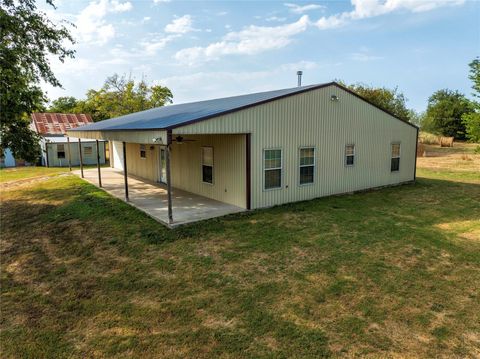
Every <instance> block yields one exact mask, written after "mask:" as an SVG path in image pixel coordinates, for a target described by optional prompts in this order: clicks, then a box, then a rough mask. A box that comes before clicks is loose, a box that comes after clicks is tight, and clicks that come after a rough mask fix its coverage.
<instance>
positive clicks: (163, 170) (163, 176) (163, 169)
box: [160, 146, 167, 184]
mask: <svg viewBox="0 0 480 359" xmlns="http://www.w3.org/2000/svg"><path fill="white" fill-rule="evenodd" d="M166 151H167V149H166V148H165V147H163V146H162V147H160V182H162V183H165V184H166V183H167V160H166V159H167V157H166V156H167V152H166Z"/></svg>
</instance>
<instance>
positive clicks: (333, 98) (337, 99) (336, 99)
mask: <svg viewBox="0 0 480 359" xmlns="http://www.w3.org/2000/svg"><path fill="white" fill-rule="evenodd" d="M330 100H332V101H335V102H337V101H339V100H340V99H339V98H338V96H337V95H332V96H330Z"/></svg>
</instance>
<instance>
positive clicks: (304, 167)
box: [300, 147, 315, 185]
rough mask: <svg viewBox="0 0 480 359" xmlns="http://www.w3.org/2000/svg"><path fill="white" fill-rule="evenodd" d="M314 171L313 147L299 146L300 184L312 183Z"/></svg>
mask: <svg viewBox="0 0 480 359" xmlns="http://www.w3.org/2000/svg"><path fill="white" fill-rule="evenodd" d="M314 172H315V148H313V147H303V148H300V184H301V185H302V184H309V183H313V177H314Z"/></svg>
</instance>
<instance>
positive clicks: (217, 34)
mask: <svg viewBox="0 0 480 359" xmlns="http://www.w3.org/2000/svg"><path fill="white" fill-rule="evenodd" d="M56 4H57V9H56V10H53V9H52V8H50V7H48V6H46V5H44V4H43V2H42V4H40V5H39V6H40V9H41V10H42V11H45V12H46V13H47V15H48V16H49V17H50V18H52V19H53V20H54V21H58V20H59V19H67V20H69V21H71V22H72V23H74V24H75V25H76V27H75V28H72V33H73V35H74V37H75V38H76V41H77V43H76V44H75V45H74V48H75V49H76V51H77V53H76V57H75V59H73V60H67V61H66V63H64V64H62V63H60V62H58V61H56V60H55V59H52V61H51V63H52V67H53V69H54V71H55V73H56V75H57V76H58V78H59V79H60V81H61V82H62V84H63V87H64V89H58V88H52V87H50V86H47V85H45V86H44V88H45V90H46V91H47V92H48V97H49V98H50V99H55V98H57V97H58V96H75V97H79V98H82V97H84V95H85V92H86V91H87V89H89V88H100V87H101V85H102V84H103V82H104V80H105V78H106V77H107V76H110V75H112V74H114V73H118V74H127V76H132V77H134V78H136V79H140V78H142V76H144V77H146V79H147V81H149V82H150V83H156V84H162V85H165V86H168V87H169V88H170V89H171V90H172V91H173V95H174V103H182V102H190V101H195V100H203V99H209V98H216V97H223V96H231V95H237V94H243V93H249V92H257V91H264V90H271V89H279V88H288V87H294V86H296V81H297V78H296V71H297V70H303V72H304V76H303V84H305V85H308V84H314V83H323V82H328V81H332V80H335V79H340V80H343V81H345V82H347V83H357V82H361V83H364V84H369V85H374V86H386V87H390V88H393V87H396V86H398V88H399V90H400V91H402V92H403V93H404V94H405V95H406V97H407V98H408V100H409V101H408V105H409V106H410V107H412V108H414V109H416V110H417V111H422V110H424V109H425V107H426V102H427V99H428V97H429V96H430V95H431V94H432V93H433V92H434V91H436V90H438V89H441V88H450V89H458V90H460V91H462V92H464V93H466V94H467V95H470V92H471V89H470V86H471V84H470V81H469V80H468V77H467V75H468V63H469V62H470V61H471V60H472V59H473V58H474V57H475V56H478V55H480V27H479V24H480V3H479V2H476V1H462V0H363V1H362V0H352V1H305V2H293V1H286V2H282V1H243V2H234V1H223V2H220V1H218V2H217V1H206V2H204V1H188V2H187V1H175V0H171V1H167V0H142V1H133V0H130V1H124V0H123V1H122V0H94V1H67V0H63V1H56Z"/></svg>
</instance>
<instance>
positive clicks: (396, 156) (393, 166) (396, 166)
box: [390, 143, 400, 172]
mask: <svg viewBox="0 0 480 359" xmlns="http://www.w3.org/2000/svg"><path fill="white" fill-rule="evenodd" d="M390 170H391V171H392V172H395V171H399V170H400V144H399V143H392V160H391V163H390Z"/></svg>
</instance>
